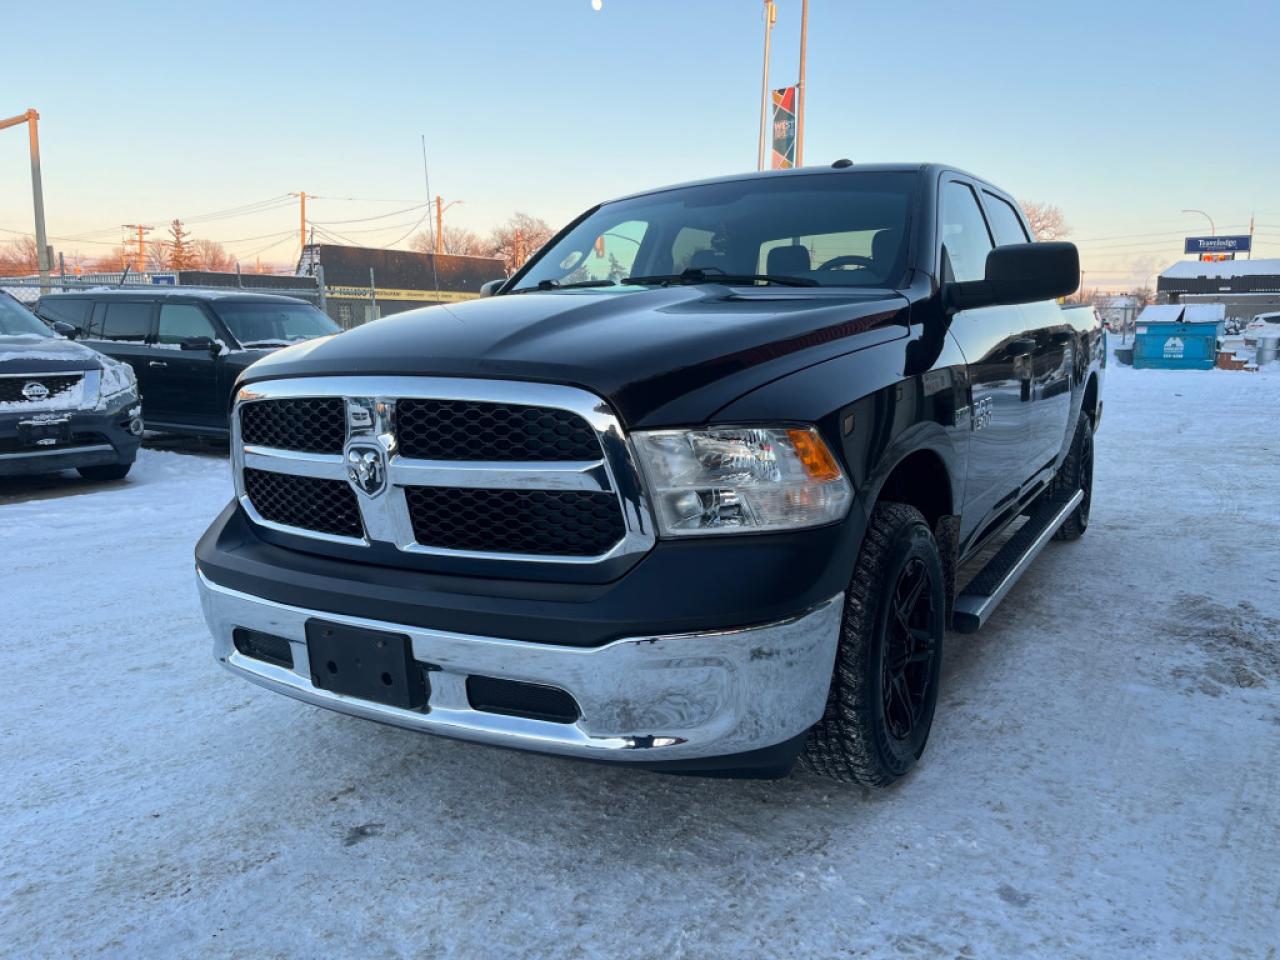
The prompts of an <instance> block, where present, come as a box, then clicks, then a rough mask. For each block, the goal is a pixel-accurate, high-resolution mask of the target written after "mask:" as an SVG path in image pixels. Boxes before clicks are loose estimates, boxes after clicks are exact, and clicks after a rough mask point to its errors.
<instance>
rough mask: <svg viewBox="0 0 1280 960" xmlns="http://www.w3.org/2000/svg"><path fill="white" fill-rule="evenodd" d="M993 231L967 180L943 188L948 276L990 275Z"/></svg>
mask: <svg viewBox="0 0 1280 960" xmlns="http://www.w3.org/2000/svg"><path fill="white" fill-rule="evenodd" d="M991 249H992V243H991V234H990V233H988V232H987V221H986V220H984V219H983V218H982V208H981V207H979V206H978V198H977V197H976V196H975V195H974V192H973V189H972V188H971V187H969V186H968V185H967V184H963V183H957V182H955V181H954V180H953V181H951V182H949V183H947V184H945V185H944V186H943V188H942V252H943V253H944V254H945V256H946V261H947V262H948V264H949V266H950V272H951V276H950V278H949V279H952V280H958V281H961V282H963V281H966V280H981V279H983V277H985V276H986V275H987V254H988V253H990V252H991Z"/></svg>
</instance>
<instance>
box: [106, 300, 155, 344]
mask: <svg viewBox="0 0 1280 960" xmlns="http://www.w3.org/2000/svg"><path fill="white" fill-rule="evenodd" d="M106 307H107V313H106V318H105V319H104V320H103V323H102V333H101V337H102V339H103V340H145V339H147V336H148V334H150V333H151V304H149V303H108V304H107V305H106Z"/></svg>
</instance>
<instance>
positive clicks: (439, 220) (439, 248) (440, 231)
mask: <svg viewBox="0 0 1280 960" xmlns="http://www.w3.org/2000/svg"><path fill="white" fill-rule="evenodd" d="M442 253H444V201H442V200H441V199H440V196H439V194H437V195H436V256H439V255H440V254H442Z"/></svg>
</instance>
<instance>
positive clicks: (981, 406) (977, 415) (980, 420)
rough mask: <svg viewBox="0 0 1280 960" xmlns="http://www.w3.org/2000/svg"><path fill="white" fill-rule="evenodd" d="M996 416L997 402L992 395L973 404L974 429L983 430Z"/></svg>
mask: <svg viewBox="0 0 1280 960" xmlns="http://www.w3.org/2000/svg"><path fill="white" fill-rule="evenodd" d="M993 416H995V402H994V401H993V400H992V399H991V398H990V397H983V398H982V399H981V400H979V401H977V402H976V403H974V405H973V429H974V430H981V429H982V428H983V427H985V426H988V425H990V423H991V418H992V417H993Z"/></svg>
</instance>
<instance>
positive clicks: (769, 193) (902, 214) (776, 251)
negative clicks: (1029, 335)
mask: <svg viewBox="0 0 1280 960" xmlns="http://www.w3.org/2000/svg"><path fill="white" fill-rule="evenodd" d="M916 182H917V176H916V174H914V173H891V172H874V171H868V172H864V173H857V172H851V173H830V174H810V175H808V176H796V177H777V178H774V177H760V178H748V179H743V180H727V181H719V182H713V183H705V184H697V185H694V186H688V187H677V188H675V189H672V190H663V191H661V192H658V193H652V194H646V195H644V196H639V197H632V198H630V199H627V200H618V201H615V202H613V203H606V204H603V205H601V206H600V207H599V208H598V209H596V210H595V211H593V212H592V213H590V214H589V215H588V216H586V217H585V218H584V219H583V220H582V222H581V223H579V224H578V225H577V226H576V227H574V228H573V229H572V230H570V231H569V232H568V233H567V234H566V235H565V236H564V237H563V238H561V239H560V240H558V241H557V242H556V243H554V244H552V245H550V246H548V247H546V248H544V250H543V251H542V253H540V254H539V258H538V260H537V261H536V262H535V263H534V264H533V266H532V267H530V269H529V271H528V273H527V274H526V275H525V276H523V277H521V278H520V282H519V284H518V286H517V287H516V288H515V289H517V290H530V289H534V288H536V287H537V285H538V283H539V282H541V281H555V282H558V283H567V282H572V281H573V280H574V279H576V277H574V276H573V272H574V271H575V270H577V269H578V268H579V267H580V266H581V265H582V264H583V263H584V262H586V263H590V262H591V261H592V258H596V261H597V262H599V263H601V269H600V271H599V273H598V274H596V275H597V276H600V277H601V278H607V279H614V278H615V277H616V274H617V273H618V270H616V269H614V270H613V271H612V273H608V272H606V270H605V269H604V264H609V258H608V257H603V258H601V257H599V256H598V253H597V252H596V247H597V240H598V238H600V237H604V238H605V239H606V241H614V242H616V243H617V245H618V251H619V252H618V254H617V257H616V259H617V261H618V263H619V264H620V265H621V266H623V267H626V266H627V265H628V264H629V265H630V275H631V276H639V277H664V276H669V275H673V274H679V273H680V272H681V271H683V270H685V269H688V268H696V269H700V270H705V271H707V272H708V273H711V274H714V273H716V272H722V273H727V274H756V273H760V272H761V269H762V267H763V268H765V269H766V270H767V272H769V273H776V274H779V275H783V276H793V277H799V278H802V279H807V280H812V281H814V282H816V283H819V284H822V285H824V286H842V287H843V286H860V287H879V286H886V285H892V284H894V283H896V282H897V281H898V280H899V279H901V277H902V274H903V271H904V270H905V262H904V261H905V258H904V256H903V251H904V244H903V243H902V238H903V237H906V236H907V235H908V233H909V229H910V224H909V220H910V213H909V211H910V209H911V205H912V200H913V197H914V191H915V186H916ZM641 224H643V225H644V229H643V231H641V230H639V229H638V226H639V225H641ZM623 236H626V237H630V238H634V239H635V240H636V241H638V242H637V243H634V244H632V246H634V253H633V254H632V253H631V252H630V251H628V256H629V257H630V259H625V258H624V255H623V253H622V252H621V251H622V245H623V244H626V243H627V241H625V240H622V239H621V237H623ZM613 249H614V247H612V246H610V247H609V248H608V250H610V251H612V250H613ZM610 266H612V264H610ZM638 289H640V288H639V287H637V286H623V287H620V288H619V289H618V290H617V292H619V293H629V292H634V291H636V290H638Z"/></svg>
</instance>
